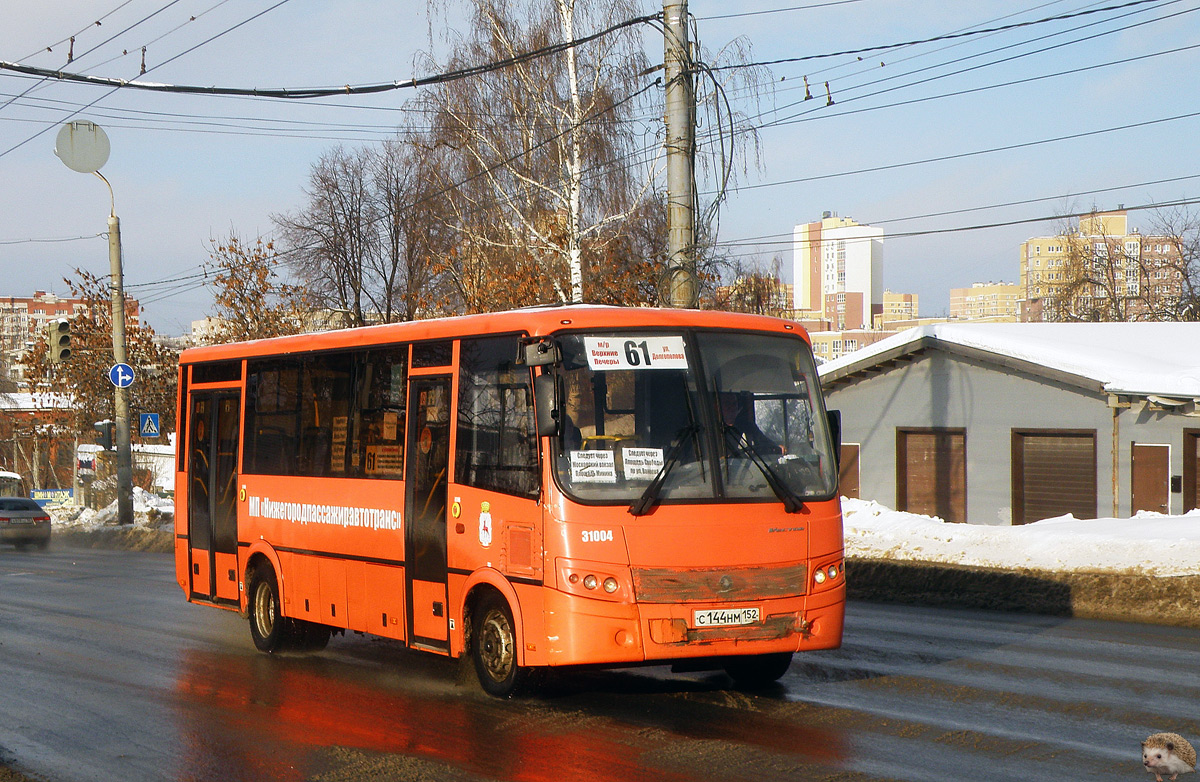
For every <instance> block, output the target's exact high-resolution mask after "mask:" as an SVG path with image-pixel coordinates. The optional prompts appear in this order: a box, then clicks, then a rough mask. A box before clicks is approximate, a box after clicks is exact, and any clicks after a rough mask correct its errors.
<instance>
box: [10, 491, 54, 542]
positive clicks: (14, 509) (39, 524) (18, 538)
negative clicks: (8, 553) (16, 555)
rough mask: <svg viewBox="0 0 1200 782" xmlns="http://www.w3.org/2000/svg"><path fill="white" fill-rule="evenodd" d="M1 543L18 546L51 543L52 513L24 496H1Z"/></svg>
mask: <svg viewBox="0 0 1200 782" xmlns="http://www.w3.org/2000/svg"><path fill="white" fill-rule="evenodd" d="M0 543H12V544H14V545H15V546H16V547H17V548H19V549H23V548H28V547H29V546H37V547H38V548H40V549H44V548H46V547H47V546H49V545H50V514H48V513H46V511H44V510H42V506H41V505H38V504H37V503H36V502H34V501H33V500H27V499H25V498H24V497H0Z"/></svg>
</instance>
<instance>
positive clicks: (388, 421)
mask: <svg viewBox="0 0 1200 782" xmlns="http://www.w3.org/2000/svg"><path fill="white" fill-rule="evenodd" d="M396 422H397V416H396V414H395V413H384V414H383V439H385V440H395V439H396Z"/></svg>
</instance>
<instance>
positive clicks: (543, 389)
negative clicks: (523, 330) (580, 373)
mask: <svg viewBox="0 0 1200 782" xmlns="http://www.w3.org/2000/svg"><path fill="white" fill-rule="evenodd" d="M530 347H533V346H532V345H531V346H530ZM533 403H534V406H535V410H536V411H537V434H538V437H553V436H554V435H556V434H558V381H557V379H556V378H555V377H554V375H552V374H549V373H543V374H541V375H538V376H537V377H535V378H534V379H533Z"/></svg>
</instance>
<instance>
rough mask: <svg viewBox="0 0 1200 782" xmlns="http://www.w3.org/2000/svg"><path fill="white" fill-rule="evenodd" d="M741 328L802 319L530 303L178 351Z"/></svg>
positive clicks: (795, 329) (185, 357) (247, 351)
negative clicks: (611, 330)
mask: <svg viewBox="0 0 1200 782" xmlns="http://www.w3.org/2000/svg"><path fill="white" fill-rule="evenodd" d="M662 327H667V328H670V327H678V328H688V327H701V328H705V327H707V328H737V329H750V330H754V331H768V332H778V333H783V334H788V333H790V334H800V335H803V336H804V337H805V338H807V335H806V334H805V331H804V329H803V328H802V327H801V326H800V324H798V323H795V322H793V321H789V320H782V319H780V318H772V317H767V316H765V315H747V314H744V313H735V312H720V311H716V310H676V309H659V308H652V307H608V306H600V305H592V304H569V305H558V306H540V307H527V308H523V309H518V310H508V311H505V312H489V313H483V314H479V315H460V316H456V317H449V318H431V319H429V320H414V321H408V322H405V323H387V324H383V325H379V326H364V327H362V328H353V329H338V330H336V331H318V332H309V333H305V334H296V335H293V336H287V337H273V338H271V339H260V340H253V341H250V342H233V343H229V344H225V345H210V346H206V347H196V348H189V349H187V350H185V351H183V353H182V354H180V357H179V362H180V363H181V364H193V363H199V362H205V361H221V360H229V359H236V358H243V357H247V356H261V355H266V356H274V355H286V354H289V353H309V352H315V351H322V350H336V349H339V348H351V347H363V346H368V345H376V344H380V345H382V344H388V343H392V342H418V341H421V340H433V339H452V338H455V337H463V336H472V335H478V334H505V333H512V332H515V331H524V332H527V333H529V334H530V335H531V336H545V335H548V334H552V333H554V332H556V331H561V330H563V329H580V328H614V329H619V328H662Z"/></svg>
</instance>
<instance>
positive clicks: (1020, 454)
mask: <svg viewBox="0 0 1200 782" xmlns="http://www.w3.org/2000/svg"><path fill="white" fill-rule="evenodd" d="M1012 471H1013V476H1012V482H1013V523H1014V524H1028V523H1029V522H1031V521H1038V520H1039V519H1048V518H1052V517H1054V516H1062V515H1063V514H1066V513H1071V514H1074V515H1075V517H1076V518H1079V519H1093V518H1095V517H1096V502H1097V501H1096V432H1095V430H1091V429H1089V430H1086V431H1075V430H1073V431H1046V430H1034V431H1029V430H1014V431H1013V434H1012Z"/></svg>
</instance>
